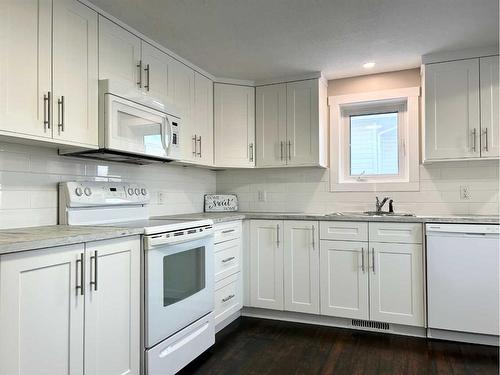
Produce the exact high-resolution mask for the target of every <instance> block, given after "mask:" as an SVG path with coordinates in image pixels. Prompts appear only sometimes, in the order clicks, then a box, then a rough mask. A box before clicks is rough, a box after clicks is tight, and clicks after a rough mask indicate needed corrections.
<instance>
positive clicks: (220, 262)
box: [215, 239, 241, 281]
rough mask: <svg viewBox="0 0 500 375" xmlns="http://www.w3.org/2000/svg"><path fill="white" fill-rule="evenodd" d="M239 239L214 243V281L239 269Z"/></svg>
mask: <svg viewBox="0 0 500 375" xmlns="http://www.w3.org/2000/svg"><path fill="white" fill-rule="evenodd" d="M240 254H241V241H240V240H239V239H236V240H230V241H226V242H222V243H219V244H217V245H215V281H219V280H222V279H223V278H225V277H227V276H229V275H232V274H233V273H236V272H239V271H240V263H241V262H240V256H241V255H240Z"/></svg>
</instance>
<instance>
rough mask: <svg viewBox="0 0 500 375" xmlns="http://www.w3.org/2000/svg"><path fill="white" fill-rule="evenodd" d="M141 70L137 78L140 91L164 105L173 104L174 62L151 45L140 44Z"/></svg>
mask: <svg viewBox="0 0 500 375" xmlns="http://www.w3.org/2000/svg"><path fill="white" fill-rule="evenodd" d="M141 49H142V61H141V63H140V64H139V65H140V68H141V69H142V72H141V75H140V76H139V80H138V81H137V82H139V85H140V87H141V89H142V90H143V91H144V92H145V93H146V94H147V95H150V96H152V97H153V98H156V99H159V100H160V101H162V102H163V103H165V104H169V103H172V102H173V84H174V82H173V80H174V64H175V60H174V59H173V58H172V57H170V56H169V55H167V54H166V53H165V52H163V51H160V50H159V49H158V48H156V47H153V46H152V45H150V44H148V43H146V42H144V41H143V42H142V43H141Z"/></svg>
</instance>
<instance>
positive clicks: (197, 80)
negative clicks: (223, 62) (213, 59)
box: [181, 72, 214, 166]
mask: <svg viewBox="0 0 500 375" xmlns="http://www.w3.org/2000/svg"><path fill="white" fill-rule="evenodd" d="M192 127H193V130H194V132H195V134H196V140H195V141H196V142H195V143H196V160H197V163H200V164H202V165H207V166H210V165H213V164H214V85H213V82H212V80H210V79H209V78H207V77H205V76H203V75H201V74H200V73H198V72H194V107H193V117H192ZM181 131H182V130H181Z"/></svg>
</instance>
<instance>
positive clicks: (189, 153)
mask: <svg viewBox="0 0 500 375" xmlns="http://www.w3.org/2000/svg"><path fill="white" fill-rule="evenodd" d="M173 99H174V104H175V108H176V110H177V111H178V114H179V116H180V117H181V129H180V140H179V146H180V148H181V150H182V159H183V160H187V161H194V160H195V158H196V147H195V146H196V138H195V133H194V128H193V122H192V119H191V116H192V112H193V107H194V72H193V70H192V69H191V68H189V67H187V66H186V65H184V64H182V63H181V62H179V61H175V62H174V79H173Z"/></svg>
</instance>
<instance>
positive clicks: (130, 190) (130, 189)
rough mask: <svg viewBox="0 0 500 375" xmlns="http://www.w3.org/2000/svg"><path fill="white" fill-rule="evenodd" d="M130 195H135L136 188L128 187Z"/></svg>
mask: <svg viewBox="0 0 500 375" xmlns="http://www.w3.org/2000/svg"><path fill="white" fill-rule="evenodd" d="M127 191H128V195H134V189H132V188H131V187H129V188H128V190H127Z"/></svg>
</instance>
